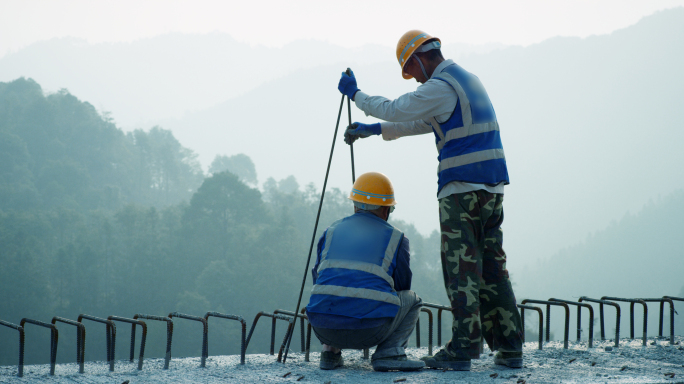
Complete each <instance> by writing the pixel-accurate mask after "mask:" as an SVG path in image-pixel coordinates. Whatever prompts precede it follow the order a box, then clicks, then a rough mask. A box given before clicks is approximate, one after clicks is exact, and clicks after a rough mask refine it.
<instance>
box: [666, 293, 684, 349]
mask: <svg viewBox="0 0 684 384" xmlns="http://www.w3.org/2000/svg"><path fill="white" fill-rule="evenodd" d="M663 299H670V300H671V304H670V334H671V335H674V314H673V313H672V312H674V313H677V311H675V309H674V301H684V297H675V296H663ZM663 305H664V303H660V313H661V315H660V317H661V318H662V317H663V316H662V313H663ZM677 314H678V313H677ZM661 328H662V326H661ZM670 344H672V339H670Z"/></svg>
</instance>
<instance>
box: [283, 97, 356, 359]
mask: <svg viewBox="0 0 684 384" xmlns="http://www.w3.org/2000/svg"><path fill="white" fill-rule="evenodd" d="M344 98H345V95H342V99H341V100H340V111H339V113H338V114H337V124H336V125H335V133H334V134H333V140H332V145H331V146H330V157H329V158H328V168H327V169H326V171H325V180H324V181H323V189H322V190H321V200H320V202H319V203H318V213H317V214H316V222H315V224H314V229H313V233H312V234H311V245H309V256H308V257H307V259H306V267H304V277H303V278H302V287H301V288H300V289H299V298H298V299H297V308H295V310H294V313H297V312H299V307H300V305H301V304H302V294H303V293H304V285H305V284H306V276H307V275H308V274H309V264H311V252H312V251H313V246H314V242H315V241H316V231H317V230H318V220H319V219H320V217H321V208H323V198H324V197H325V187H326V186H327V185H328V175H329V174H330V164H331V163H332V157H333V152H334V151H335V140H336V139H337V129H338V128H339V126H340V117H342V107H343V106H344ZM292 321H293V324H294V323H296V322H297V317H296V316H295V317H293V318H292ZM292 328H293V329H288V332H286V333H285V340H283V345H282V346H281V349H284V353H283V363H285V360H287V351H288V350H289V349H290V342H291V341H292V331H293V330H294V327H292Z"/></svg>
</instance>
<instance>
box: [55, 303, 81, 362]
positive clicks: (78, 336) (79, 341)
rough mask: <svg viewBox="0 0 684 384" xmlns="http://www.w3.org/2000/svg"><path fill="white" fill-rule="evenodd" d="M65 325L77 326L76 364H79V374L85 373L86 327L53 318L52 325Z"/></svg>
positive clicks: (63, 319)
mask: <svg viewBox="0 0 684 384" xmlns="http://www.w3.org/2000/svg"><path fill="white" fill-rule="evenodd" d="M58 321H59V322H60V323H64V324H69V325H74V326H76V363H77V364H78V373H83V372H84V371H83V363H84V360H83V351H84V348H85V325H83V324H82V323H79V322H76V321H73V320H69V319H65V318H62V317H57V316H55V317H53V318H52V325H55V326H56V324H55V323H56V322H58Z"/></svg>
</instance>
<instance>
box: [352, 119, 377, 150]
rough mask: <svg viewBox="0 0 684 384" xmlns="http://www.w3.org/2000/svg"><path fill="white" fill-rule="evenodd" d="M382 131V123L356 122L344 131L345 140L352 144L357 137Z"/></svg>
mask: <svg viewBox="0 0 684 384" xmlns="http://www.w3.org/2000/svg"><path fill="white" fill-rule="evenodd" d="M381 133H382V129H380V123H375V124H363V123H354V124H352V125H350V126H348V127H347V130H346V131H344V142H345V143H347V144H349V145H351V144H352V143H353V142H355V141H356V139H359V138H364V137H369V136H372V135H379V134H381Z"/></svg>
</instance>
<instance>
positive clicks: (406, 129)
mask: <svg viewBox="0 0 684 384" xmlns="http://www.w3.org/2000/svg"><path fill="white" fill-rule="evenodd" d="M380 130H381V132H382V139H383V140H394V139H398V138H400V137H404V136H414V135H422V134H425V133H430V132H432V126H431V125H430V123H428V122H427V121H424V120H416V121H407V122H403V123H390V122H383V123H380Z"/></svg>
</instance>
